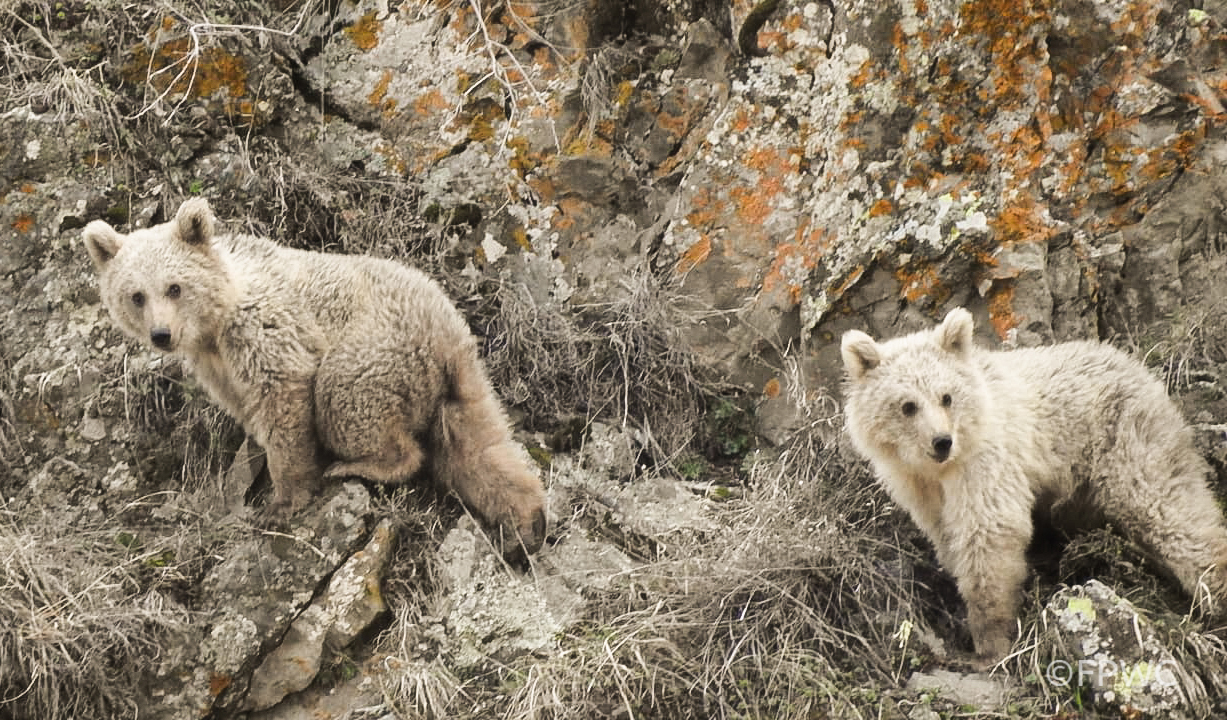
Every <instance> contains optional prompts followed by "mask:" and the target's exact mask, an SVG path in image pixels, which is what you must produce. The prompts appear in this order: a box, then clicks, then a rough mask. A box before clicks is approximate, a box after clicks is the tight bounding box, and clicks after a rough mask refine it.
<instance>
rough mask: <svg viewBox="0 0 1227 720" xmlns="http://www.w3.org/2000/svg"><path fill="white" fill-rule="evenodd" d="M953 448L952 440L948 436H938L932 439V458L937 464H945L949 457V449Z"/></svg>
mask: <svg viewBox="0 0 1227 720" xmlns="http://www.w3.org/2000/svg"><path fill="white" fill-rule="evenodd" d="M953 446H954V439H953V438H951V437H950V436H949V435H938V436H937V437H935V438H933V458H934V459H935V460H937V461H938V462H945V461H946V458H948V457H950V448H951V447H953Z"/></svg>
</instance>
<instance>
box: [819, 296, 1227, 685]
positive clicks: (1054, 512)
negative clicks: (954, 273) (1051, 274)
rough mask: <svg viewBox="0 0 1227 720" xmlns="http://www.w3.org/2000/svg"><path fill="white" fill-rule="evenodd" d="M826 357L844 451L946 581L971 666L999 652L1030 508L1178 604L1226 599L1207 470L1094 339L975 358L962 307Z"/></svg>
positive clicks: (1145, 382)
mask: <svg viewBox="0 0 1227 720" xmlns="http://www.w3.org/2000/svg"><path fill="white" fill-rule="evenodd" d="M841 350H842V354H843V361H844V366H845V369H846V370H847V382H846V386H845V398H846V407H845V415H846V421H847V428H848V433H849V435H850V436H851V439H852V443H853V445H854V446H855V447H856V449H857V451H858V452H859V453H860V454H861V455H863V456H865V457H866V458H867V459H868V460H869V461H870V462H871V463H872V465H873V468H874V471H875V473H876V474H877V477H878V480H879V481H880V482H881V483H882V485H883V486H885V488H886V490H887V492H889V493H890V495H891V497H892V498H893V499H894V501H895V502H897V503H898V504H899V505H901V506H902V507H903V508H905V509H906V510H907V511H908V512H909V513H910V514H911V516H912V518H913V520H915V522H916V524H917V525H918V526H919V527H920V529H921V530H923V531H924V533H925V534H926V535H927V536H928V537H929V539H930V540H931V541H932V542H933V544H934V546H935V547H936V549H937V556H938V560H939V561H940V562H941V564H942V566H944V567H945V568H946V569H947V570H948V571H949V572H950V573H951V574H953V575H954V577H955V580H956V581H957V582H958V587H959V593H960V594H961V595H962V596H963V600H964V601H965V602H966V604H967V618H968V625H969V627H970V630H971V635H972V639H973V640H974V642H975V646H976V653H977V655H978V656H979V659H980V661H981V662H984V663H991V662H994V661H996V660H999V659H1000V658H1001V657H1002V656H1004V655H1005V654H1006V653H1007V652H1009V649H1010V645H1011V644H1012V641H1013V638H1014V629H1015V616H1016V614H1017V612H1018V606H1019V600H1020V598H1019V594H1020V590H1021V588H1022V585H1023V582H1024V580H1025V579H1026V575H1027V565H1026V559H1025V557H1024V554H1025V552H1026V550H1027V545H1028V543H1029V541H1030V540H1031V533H1032V511H1033V510H1036V511H1038V512H1039V513H1041V514H1050V516H1051V517H1061V516H1066V517H1076V516H1078V515H1081V516H1082V517H1084V518H1085V517H1096V518H1098V519H1102V520H1105V521H1107V522H1111V523H1112V524H1113V525H1115V526H1116V527H1117V528H1119V529H1120V530H1122V531H1123V532H1125V533H1126V534H1127V535H1129V536H1130V537H1132V538H1133V539H1134V540H1136V541H1137V542H1138V543H1139V544H1141V545H1142V546H1144V547H1145V548H1146V549H1147V550H1148V551H1149V552H1150V553H1152V554H1153V555H1154V556H1155V557H1156V558H1157V559H1158V560H1160V561H1161V562H1162V564H1164V565H1165V566H1166V567H1167V568H1168V569H1169V570H1170V571H1171V572H1172V574H1173V575H1175V577H1176V579H1177V580H1179V582H1180V584H1181V585H1182V586H1184V589H1185V590H1186V591H1188V593H1189V594H1190V595H1192V596H1194V597H1195V598H1200V599H1202V600H1204V601H1207V602H1209V603H1210V604H1211V606H1212V607H1213V606H1214V604H1215V603H1222V602H1223V601H1224V600H1227V527H1225V526H1224V524H1223V518H1222V516H1221V514H1220V512H1219V510H1218V506H1217V504H1216V503H1215V499H1214V496H1213V494H1212V493H1211V492H1210V489H1209V487H1208V486H1207V484H1206V475H1207V472H1208V470H1209V468H1208V466H1207V464H1206V462H1205V461H1204V459H1203V458H1202V457H1201V456H1200V455H1199V454H1198V453H1197V451H1196V449H1195V448H1194V447H1193V440H1192V433H1191V431H1190V429H1189V427H1188V426H1187V425H1186V424H1185V422H1184V420H1183V419H1182V417H1181V415H1180V412H1179V410H1178V409H1177V408H1176V406H1175V405H1174V404H1173V403H1172V402H1171V400H1170V399H1168V397H1167V394H1166V392H1165V391H1164V388H1163V386H1162V385H1161V384H1160V383H1159V382H1158V380H1156V379H1155V378H1154V377H1153V376H1151V374H1150V373H1149V372H1148V371H1147V370H1146V368H1145V367H1144V366H1142V365H1141V364H1140V363H1138V362H1137V361H1136V360H1133V359H1132V358H1130V357H1129V356H1127V355H1125V354H1124V353H1122V352H1120V351H1118V350H1115V349H1113V348H1111V347H1109V346H1107V345H1103V344H1100V343H1095V342H1069V343H1063V344H1059V345H1053V346H1050V347H1041V348H1028V349H1021V350H1011V351H1003V352H991V351H988V350H983V349H979V348H977V347H975V346H974V345H973V344H972V318H971V314H970V313H969V312H967V311H966V310H964V309H962V308H958V309H955V310H952V311H951V312H950V313H949V314H948V315H947V316H946V319H945V320H944V321H943V322H942V324H941V325H939V326H937V327H936V328H934V329H932V330H927V331H923V332H918V333H915V334H912V335H907V336H905V337H900V338H896V339H894V340H890V341H888V342H883V343H878V342H874V340H873V339H872V338H870V337H869V336H868V335H866V334H865V333H863V332H860V331H858V330H850V331H848V332H847V333H845V334H844V336H843V343H842V347H841ZM1067 514H1068V515H1067ZM1218 609H1220V610H1221V607H1220V608H1218Z"/></svg>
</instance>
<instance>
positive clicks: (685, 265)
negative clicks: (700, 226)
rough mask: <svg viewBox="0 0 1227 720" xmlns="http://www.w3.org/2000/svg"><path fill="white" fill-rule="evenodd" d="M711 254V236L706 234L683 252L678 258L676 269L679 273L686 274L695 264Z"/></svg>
mask: <svg viewBox="0 0 1227 720" xmlns="http://www.w3.org/2000/svg"><path fill="white" fill-rule="evenodd" d="M710 255H711V238H709V237H707V236H706V235H704V236H703V237H701V238H699V239H698V240H697V241H696V242H694V243H693V244H691V246H690V247H688V248H686V251H685V252H683V253H682V256H681V257H680V258H678V261H677V265H676V266H675V268H674V269H675V270H677V272H678V274H679V275H685V274H686V273H688V272H690V271H691V270H693V269H694V268H695V266H697V265H698V264H700V263H702V262H703V261H704V260H706V259H707V258H708V256H710Z"/></svg>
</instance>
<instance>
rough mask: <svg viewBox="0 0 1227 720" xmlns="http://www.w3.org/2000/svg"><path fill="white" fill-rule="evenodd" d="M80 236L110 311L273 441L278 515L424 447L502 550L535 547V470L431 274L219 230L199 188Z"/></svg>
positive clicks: (538, 538) (418, 459)
mask: <svg viewBox="0 0 1227 720" xmlns="http://www.w3.org/2000/svg"><path fill="white" fill-rule="evenodd" d="M84 240H85V247H86V249H87V250H88V251H89V255H90V257H91V258H92V259H93V261H94V265H95V266H97V269H98V273H99V285H100V288H101V292H102V300H103V303H104V304H105V305H106V307H107V309H108V310H109V311H110V313H111V317H112V318H114V319H115V321H116V322H117V323H118V324H119V326H120V327H121V328H123V330H124V331H125V332H126V333H128V334H129V335H131V336H132V337H134V338H137V339H139V340H142V341H146V342H148V343H149V344H150V345H152V346H153V347H154V348H156V349H158V350H161V351H162V352H166V353H173V354H175V355H177V356H179V357H180V358H182V360H183V361H184V363H185V365H186V367H187V369H188V371H189V372H190V373H191V374H192V375H194V376H195V378H196V379H197V380H198V381H199V382H200V384H202V385H203V386H204V387H205V389H206V390H207V391H208V393H209V395H210V396H212V398H213V399H214V401H215V402H217V403H218V404H219V405H220V406H221V407H222V408H223V409H224V410H225V411H226V412H227V413H229V414H230V415H231V416H233V417H234V418H235V419H236V420H238V421H239V422H240V423H241V424H242V425H243V428H244V429H245V430H246V431H247V432H248V433H250V434H251V435H252V437H253V438H254V439H255V441H256V442H257V443H259V444H260V446H261V447H262V448H264V451H265V453H266V455H267V458H268V468H269V473H270V475H271V476H272V482H273V497H272V500H271V503H270V506H269V510H268V511H269V512H270V514H276V513H290V512H293V511H296V510H298V509H300V508H301V507H302V506H303V505H305V504H306V503H307V502H308V501H309V500H310V499H311V497H312V496H313V495H314V494H315V493H316V491H317V489H318V485H319V482H320V479H321V478H340V477H347V476H357V477H362V478H365V479H368V480H372V481H376V482H384V483H400V482H404V481H405V480H408V479H409V478H410V477H411V476H412V475H414V474H415V473H416V472H417V471H418V470H419V469H420V468H421V467H422V466H423V465H424V464H426V463H427V461H428V460H429V462H430V466H431V469H432V470H433V474H434V477H435V480H436V482H437V483H438V484H439V485H440V486H442V487H443V488H444V489H446V490H449V491H455V492H456V493H457V494H458V495H459V496H460V498H461V500H462V501H463V502H464V503H465V504H466V505H467V506H468V507H469V508H470V509H471V510H473V511H474V512H475V513H476V514H477V515H479V516H480V517H481V518H482V519H483V521H484V522H485V523H486V524H487V527H488V528H490V529H491V530H492V534H494V535H495V536H496V538H495V539H496V542H499V543H500V544H501V546H502V549H503V551H504V552H505V553H507V554H511V555H518V554H520V553H522V552H523V551H527V552H535V551H536V550H537V549H538V548H540V547H541V544H542V542H543V540H544V537H545V512H544V506H545V493H544V490H543V488H542V484H541V481H540V479H539V478H538V477H537V475H536V473H534V472H532V471H531V470H530V469H529V467H528V465H527V463H526V462H525V461H524V459H523V455H522V453H521V452H520V450H519V449H518V448H517V447H516V445H515V444H514V442H513V441H512V438H511V433H510V429H509V423H508V420H507V417H506V415H505V414H504V412H503V409H502V406H501V405H500V404H499V402H498V399H497V398H496V396H495V394H494V390H493V388H492V387H491V385H490V381H489V380H488V379H487V377H486V373H485V370H484V368H483V367H482V364H481V361H480V360H479V358H478V355H477V342H476V340H475V339H474V337H473V335H472V333H470V332H469V328H468V325H467V324H466V323H465V320H464V318H463V317H462V316H461V315H460V312H459V311H458V310H456V308H455V307H454V306H453V305H452V304H451V302H450V301H449V300H448V298H447V296H446V295H445V294H444V292H443V289H442V288H441V287H440V286H439V285H438V284H437V283H435V282H434V281H433V280H431V279H430V278H428V277H427V276H426V275H424V274H422V273H421V272H420V271H418V270H416V269H414V268H410V267H407V266H405V265H401V264H399V263H396V262H393V261H390V260H380V259H376V258H372V257H363V256H344V255H329V254H324V253H314V252H308V251H304V250H295V249H291V248H286V247H281V246H279V245H276V244H274V243H273V242H270V241H268V240H265V239H262V238H257V237H250V236H246V235H215V234H214V218H213V214H212V212H211V211H210V209H209V205H208V203H207V202H206V201H204V200H202V199H199V198H196V199H191V200H188V201H187V202H185V203H183V205H182V206H181V207H180V208H179V211H178V213H177V214H176V215H175V217H174V219H173V220H171V221H170V222H167V223H163V224H161V225H157V226H155V227H151V228H147V229H144V230H137V231H135V232H133V233H131V234H129V235H123V234H120V233H118V232H116V231H115V229H114V228H112V227H111V226H110V225H108V224H106V223H105V222H102V221H100V220H95V221H94V222H91V223H90V224H89V225H87V226H86V227H85V230H84Z"/></svg>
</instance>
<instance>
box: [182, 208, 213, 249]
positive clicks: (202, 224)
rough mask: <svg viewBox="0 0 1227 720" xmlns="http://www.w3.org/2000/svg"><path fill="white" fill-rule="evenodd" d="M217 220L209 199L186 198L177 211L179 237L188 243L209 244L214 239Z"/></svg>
mask: <svg viewBox="0 0 1227 720" xmlns="http://www.w3.org/2000/svg"><path fill="white" fill-rule="evenodd" d="M215 222H216V221H215V220H214V219H213V211H212V210H211V209H209V201H208V200H205V199H204V198H191V199H189V200H185V201H184V202H183V204H182V205H180V206H179V212H177V213H175V227H176V230H177V233H178V235H179V239H180V240H182V241H183V242H185V243H187V244H188V245H207V244H208V243H209V241H210V240H212V239H213V226H214V223H215Z"/></svg>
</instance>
